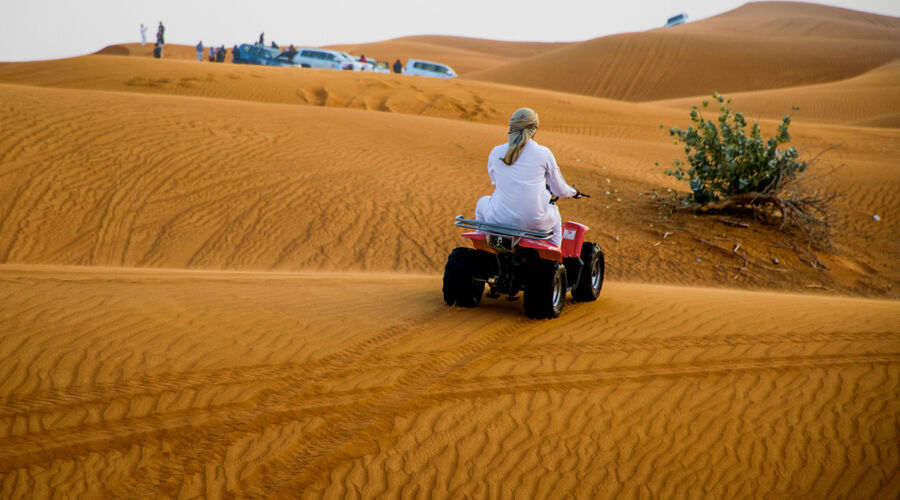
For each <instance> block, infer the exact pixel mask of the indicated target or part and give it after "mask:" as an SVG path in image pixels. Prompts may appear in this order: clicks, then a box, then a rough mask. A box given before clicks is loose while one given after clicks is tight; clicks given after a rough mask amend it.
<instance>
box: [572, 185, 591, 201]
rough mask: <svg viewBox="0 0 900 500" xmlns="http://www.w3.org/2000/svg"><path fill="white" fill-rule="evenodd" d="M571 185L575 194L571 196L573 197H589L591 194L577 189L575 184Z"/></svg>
mask: <svg viewBox="0 0 900 500" xmlns="http://www.w3.org/2000/svg"><path fill="white" fill-rule="evenodd" d="M572 187H573V188H575V196H573V197H572V198H575V199H576V200H577V199H578V198H590V197H591V195H589V194H586V193H582V192H581V191H579V190H578V188H577V187H575V186H572Z"/></svg>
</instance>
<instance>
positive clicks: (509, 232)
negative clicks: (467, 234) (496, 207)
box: [456, 215, 553, 252]
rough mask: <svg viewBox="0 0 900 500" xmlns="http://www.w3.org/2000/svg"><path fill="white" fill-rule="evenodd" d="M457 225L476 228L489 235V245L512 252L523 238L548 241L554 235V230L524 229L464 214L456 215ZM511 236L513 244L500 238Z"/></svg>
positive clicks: (495, 248)
mask: <svg viewBox="0 0 900 500" xmlns="http://www.w3.org/2000/svg"><path fill="white" fill-rule="evenodd" d="M456 226H458V227H462V228H465V229H474V230H475V231H479V232H482V233H485V234H486V235H487V243H488V246H490V247H491V248H493V249H494V250H498V251H502V252H511V251H513V249H514V248H515V247H516V245H518V244H519V242H520V241H521V240H522V238H528V239H530V240H539V241H547V240H549V239H550V238H552V237H553V231H552V230H551V231H538V230H534V229H522V228H519V227H514V226H507V225H504V224H494V223H491V222H484V221H480V220H473V219H466V218H463V216H462V215H457V216H456ZM498 236H499V237H500V238H510V239H511V240H512V241H511V245H509V246H507V245H504V244H503V242H502V241H499V240H500V238H498Z"/></svg>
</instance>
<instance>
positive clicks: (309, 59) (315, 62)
mask: <svg viewBox="0 0 900 500" xmlns="http://www.w3.org/2000/svg"><path fill="white" fill-rule="evenodd" d="M234 62H235V63H237V64H256V65H261V66H286V67H295V68H325V69H337V70H352V71H370V72H373V73H390V72H391V68H390V66H389V65H388V63H387V62H384V61H376V60H374V59H363V58H356V57H353V56H351V55H350V54H348V53H346V52H341V51H338V50H330V49H305V48H301V49H293V48H291V49H287V50H282V49H276V48H271V47H266V46H264V45H254V44H249V43H245V44H242V45H240V46H239V47H238V48H237V51H236V52H235V54H234ZM402 73H403V74H404V75H417V76H431V77H436V78H453V77H455V76H457V75H456V72H455V71H453V68H451V67H450V66H447V65H446V64H441V63H437V62H433V61H423V60H421V59H409V60H407V61H406V65H405V66H404V67H403V69H402Z"/></svg>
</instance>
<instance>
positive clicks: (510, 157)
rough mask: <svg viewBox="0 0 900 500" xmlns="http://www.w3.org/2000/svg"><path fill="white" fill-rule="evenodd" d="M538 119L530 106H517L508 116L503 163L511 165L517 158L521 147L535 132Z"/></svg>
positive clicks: (538, 122)
mask: <svg viewBox="0 0 900 500" xmlns="http://www.w3.org/2000/svg"><path fill="white" fill-rule="evenodd" d="M539 124H540V120H539V119H538V114H537V113H536V112H535V111H534V110H533V109H530V108H519V109H517V110H516V111H515V112H514V113H513V114H512V116H511V117H509V132H508V135H509V148H508V149H507V150H506V154H505V155H504V156H503V158H502V160H503V163H506V164H507V165H512V164H513V163H515V162H516V160H517V159H519V155H520V154H521V153H522V148H523V147H524V146H525V143H527V142H528V140H529V139H531V138H532V137H534V134H535V133H537V129H538V125H539Z"/></svg>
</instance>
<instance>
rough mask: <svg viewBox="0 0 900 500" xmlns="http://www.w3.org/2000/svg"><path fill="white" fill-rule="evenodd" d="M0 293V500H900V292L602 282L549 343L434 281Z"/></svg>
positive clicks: (156, 279) (193, 283)
mask: <svg viewBox="0 0 900 500" xmlns="http://www.w3.org/2000/svg"><path fill="white" fill-rule="evenodd" d="M0 280H2V283H3V285H2V289H0V290H2V295H3V296H2V300H3V303H4V304H5V307H4V308H3V309H0V321H2V323H3V324H5V325H8V326H9V328H7V329H5V332H4V334H3V337H2V338H3V342H2V343H0V348H2V351H0V360H2V363H0V367H3V368H2V370H3V374H4V376H3V377H0V380H2V383H0V391H2V398H3V402H4V404H3V414H2V415H0V423H2V429H3V430H2V438H0V439H2V442H3V443H4V446H3V447H2V448H0V449H2V451H0V477H2V481H0V485H2V492H3V496H4V497H9V496H18V495H22V494H25V492H27V491H32V492H33V493H35V494H37V495H39V496H43V494H44V493H46V494H49V493H50V492H51V490H50V489H40V488H38V489H34V486H32V485H51V484H52V485H53V487H54V488H56V489H57V491H67V492H69V493H73V494H79V495H80V496H128V497H132V498H135V497H138V498H139V497H145V496H159V495H162V496H172V497H174V496H196V495H202V496H223V495H229V494H236V495H238V496H241V497H255V498H259V497H272V496H297V495H300V496H303V497H318V496H326V497H345V496H347V495H348V494H350V492H357V493H358V494H360V495H362V496H365V497H375V496H401V495H414V494H415V492H416V491H418V492H429V493H430V494H433V495H436V496H439V497H446V496H489V495H493V494H494V492H498V491H501V490H502V491H508V492H510V494H512V495H515V496H528V497H559V496H565V495H575V496H579V497H595V496H639V494H640V492H641V491H647V490H648V489H649V490H650V491H660V492H668V493H670V494H671V495H670V496H678V497H697V496H707V495H709V496H735V495H740V496H742V495H749V496H757V495H766V494H773V495H779V496H780V495H787V496H792V497H797V496H804V497H806V496H809V497H828V496H842V497H844V496H848V497H861V498H863V497H867V498H872V497H879V496H881V497H887V498H889V497H891V496H895V495H896V493H897V492H898V490H897V484H896V483H895V482H892V478H893V477H895V474H896V471H897V470H898V467H900V463H898V461H897V456H898V454H897V452H898V442H900V436H898V434H897V428H896V425H895V421H896V416H897V414H898V411H900V406H898V405H900V403H898V401H897V398H896V394H897V391H898V390H900V387H898V384H900V372H898V370H897V367H898V366H900V334H898V331H897V329H896V325H897V324H898V322H900V306H898V304H897V303H896V302H894V301H892V302H882V301H872V300H853V299H846V298H822V297H819V298H816V297H809V296H797V295H779V294H767V293H747V292H741V291H732V292H722V291H717V290H708V289H697V288H692V289H688V288H670V287H653V286H647V285H639V284H632V285H628V284H612V285H610V286H609V287H608V288H607V289H606V290H605V291H604V294H605V296H604V297H603V298H602V299H601V300H600V301H598V302H597V303H591V304H579V305H575V304H570V305H569V306H567V310H566V311H565V314H564V315H563V316H562V317H560V318H559V319H558V320H555V321H553V322H552V327H549V326H550V325H548V324H547V323H546V322H535V321H528V320H525V319H524V318H523V316H522V315H521V312H520V307H521V306H520V304H518V303H508V302H505V301H499V302H496V301H494V302H489V303H486V304H484V305H483V306H482V307H480V308H477V309H473V310H459V309H453V308H447V307H445V306H443V305H442V304H441V302H440V297H439V294H438V292H437V290H438V289H439V279H438V278H437V277H434V276H425V277H418V276H396V275H393V276H381V275H371V274H367V275H347V274H336V275H329V274H317V273H313V274H309V273H306V274H294V273H290V274H277V273H275V274H273V273H222V272H185V271H147V270H129V269H121V268H114V269H84V268H52V267H18V266H2V267H0ZM338 297H340V298H338ZM61 301H64V302H65V303H66V304H68V305H67V307H66V309H65V310H64V311H63V310H61V309H60V308H59V303H60V302H61ZM600 311H602V313H600ZM722 311H729V314H722ZM598 313H600V316H598ZM598 318H602V319H601V320H599V321H598ZM688 318H690V319H689V320H688ZM60 331H65V332H66V335H59V334H58V332H60ZM38 367H41V368H40V370H39V371H38V370H36V369H37V368H38ZM851 457H852V458H851Z"/></svg>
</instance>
